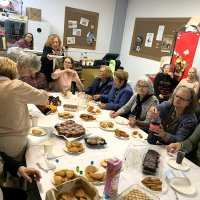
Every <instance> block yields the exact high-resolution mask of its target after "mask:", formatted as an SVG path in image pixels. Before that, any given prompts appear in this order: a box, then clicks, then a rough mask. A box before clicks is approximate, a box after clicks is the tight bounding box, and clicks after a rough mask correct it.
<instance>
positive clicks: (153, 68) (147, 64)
mask: <svg viewBox="0 0 200 200" xmlns="http://www.w3.org/2000/svg"><path fill="white" fill-rule="evenodd" d="M199 7H200V1H199V0H193V1H192V2H191V1H187V0H182V1H174V0H168V1H166V0H151V1H149V0H140V1H138V0H129V4H128V10H127V15H126V24H125V29H124V35H123V40H122V48H121V53H120V59H121V61H122V66H124V67H125V69H126V70H128V71H129V74H130V79H131V80H132V81H133V83H135V82H136V80H137V78H138V77H140V76H143V75H144V74H153V73H157V72H158V70H159V62H157V61H153V60H148V59H143V58H140V57H135V56H130V55H129V51H130V46H131V39H132V34H133V28H134V22H135V18H137V17H191V16H199ZM197 51H198V52H200V44H199V46H198V50H197ZM194 64H195V66H196V67H197V68H198V71H200V56H198V57H196V58H195V61H194Z"/></svg>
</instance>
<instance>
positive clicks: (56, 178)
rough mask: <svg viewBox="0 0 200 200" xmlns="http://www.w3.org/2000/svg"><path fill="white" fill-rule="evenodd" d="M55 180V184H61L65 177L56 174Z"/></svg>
mask: <svg viewBox="0 0 200 200" xmlns="http://www.w3.org/2000/svg"><path fill="white" fill-rule="evenodd" d="M53 182H54V184H55V185H60V184H62V182H63V178H62V177H61V176H54V178H53Z"/></svg>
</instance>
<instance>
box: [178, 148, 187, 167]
mask: <svg viewBox="0 0 200 200" xmlns="http://www.w3.org/2000/svg"><path fill="white" fill-rule="evenodd" d="M186 153H187V152H186V150H185V149H180V150H179V151H178V153H177V157H176V163H177V164H182V162H183V159H184V157H185V155H186Z"/></svg>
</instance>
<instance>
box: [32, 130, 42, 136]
mask: <svg viewBox="0 0 200 200" xmlns="http://www.w3.org/2000/svg"><path fill="white" fill-rule="evenodd" d="M31 132H32V134H33V135H41V134H42V131H40V130H37V129H32V131H31Z"/></svg>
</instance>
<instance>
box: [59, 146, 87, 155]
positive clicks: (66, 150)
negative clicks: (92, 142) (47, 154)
mask: <svg viewBox="0 0 200 200" xmlns="http://www.w3.org/2000/svg"><path fill="white" fill-rule="evenodd" d="M63 149H64V151H65V152H67V153H70V154H81V153H83V152H84V151H85V148H83V151H80V152H71V151H68V149H67V147H64V148H63Z"/></svg>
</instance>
